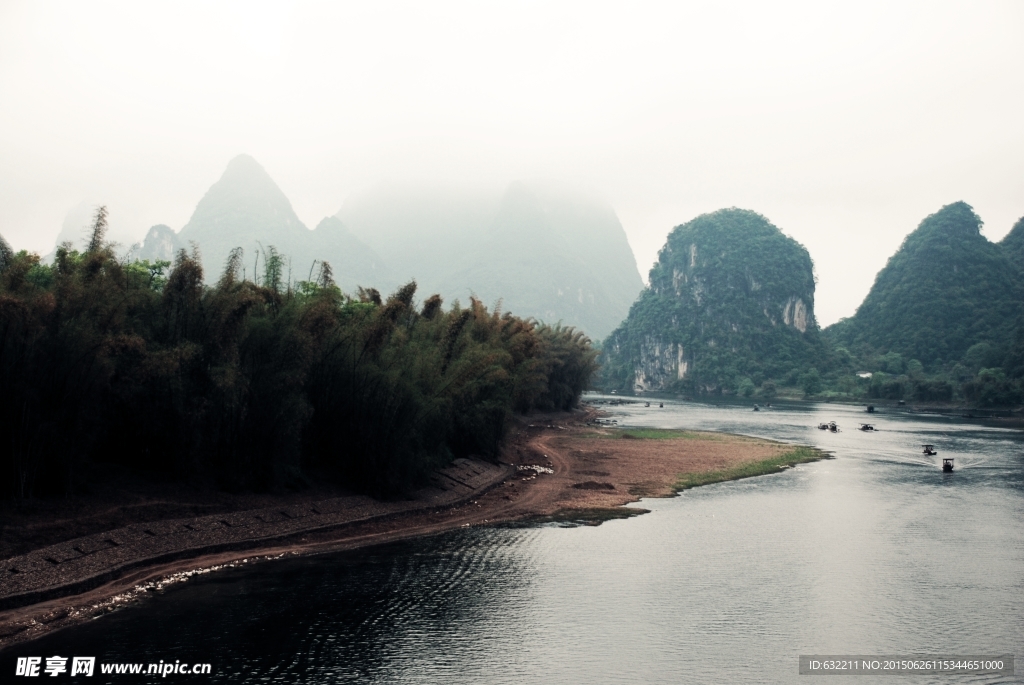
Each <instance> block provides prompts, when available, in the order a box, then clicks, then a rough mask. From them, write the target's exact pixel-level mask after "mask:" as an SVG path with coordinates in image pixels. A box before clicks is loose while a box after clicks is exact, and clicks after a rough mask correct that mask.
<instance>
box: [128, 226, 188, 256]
mask: <svg viewBox="0 0 1024 685" xmlns="http://www.w3.org/2000/svg"><path fill="white" fill-rule="evenodd" d="M182 247H184V246H183V245H182V243H181V241H180V240H178V234H177V233H175V232H174V230H173V229H172V228H171V227H170V226H167V225H166V224H157V225H156V226H153V227H152V228H150V229H149V232H148V233H146V238H145V240H143V241H142V246H141V247H139V249H138V251H137V252H135V254H134V255H133V257H135V258H136V259H148V260H149V261H151V262H158V261H166V262H173V261H174V256H175V255H176V254H177V253H178V250H180V249H181V248H182Z"/></svg>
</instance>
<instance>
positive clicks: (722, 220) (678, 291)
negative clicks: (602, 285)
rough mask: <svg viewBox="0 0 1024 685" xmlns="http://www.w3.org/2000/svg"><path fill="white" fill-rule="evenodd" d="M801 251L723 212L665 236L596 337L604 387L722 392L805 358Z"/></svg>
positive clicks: (814, 339)
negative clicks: (623, 309) (626, 305)
mask: <svg viewBox="0 0 1024 685" xmlns="http://www.w3.org/2000/svg"><path fill="white" fill-rule="evenodd" d="M822 351H823V347H822V344H821V341H820V339H819V337H818V328H817V323H816V322H815V320H814V274H813V267H812V264H811V259H810V256H809V255H808V253H807V250H806V249H804V248H803V247H802V246H801V245H800V244H798V243H797V242H796V241H794V240H792V239H791V238H787V237H786V236H785V235H783V234H782V232H781V231H779V229H778V228H776V227H775V226H773V225H772V224H771V223H770V222H769V221H768V220H767V219H765V218H764V217H762V216H760V215H759V214H756V213H754V212H751V211H747V210H740V209H725V210H720V211H718V212H714V213H712V214H706V215H703V216H700V217H697V218H696V219H694V220H693V221H690V222H689V223H687V224H684V225H682V226H678V227H676V228H675V229H673V231H672V232H671V233H670V234H669V238H668V241H667V242H666V244H665V247H664V248H662V250H661V253H660V254H659V259H658V262H657V264H655V266H654V268H653V269H651V273H650V285H649V287H648V288H647V289H645V290H644V291H643V292H642V293H641V295H640V297H639V299H638V300H637V301H636V303H634V305H633V306H632V308H631V309H630V313H629V316H628V318H627V319H626V321H625V322H623V324H622V325H621V326H619V328H618V329H616V330H615V332H614V333H613V334H612V335H611V336H610V337H609V338H608V340H607V342H606V344H605V367H604V368H605V372H604V380H605V385H606V386H607V387H609V388H616V389H620V390H625V391H634V392H646V391H665V390H677V389H678V390H689V391H693V392H698V393H703V392H717V391H726V392H728V391H732V390H735V389H736V387H737V386H738V385H740V384H741V383H743V382H744V380H745V379H751V381H750V382H752V383H754V384H755V385H756V384H758V383H760V382H762V381H763V380H768V379H772V378H779V377H781V376H782V375H784V374H785V373H787V372H788V371H790V370H792V369H793V368H798V367H803V366H809V365H813V364H814V363H816V362H817V360H818V359H820V357H821V355H822Z"/></svg>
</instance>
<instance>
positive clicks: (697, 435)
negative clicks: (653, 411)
mask: <svg viewBox="0 0 1024 685" xmlns="http://www.w3.org/2000/svg"><path fill="white" fill-rule="evenodd" d="M583 437H587V438H606V439H607V438H616V439H625V440H710V441H718V440H722V439H723V438H722V436H721V435H715V434H714V433H703V432H698V431H681V430H670V429H666V428H614V429H611V430H609V431H608V432H607V433H591V434H587V435H584V436H583Z"/></svg>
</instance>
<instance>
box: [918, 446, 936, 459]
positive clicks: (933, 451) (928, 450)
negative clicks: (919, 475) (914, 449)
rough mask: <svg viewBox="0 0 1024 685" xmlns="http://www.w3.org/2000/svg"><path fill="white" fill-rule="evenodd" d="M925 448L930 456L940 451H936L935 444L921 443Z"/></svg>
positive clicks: (924, 451)
mask: <svg viewBox="0 0 1024 685" xmlns="http://www.w3.org/2000/svg"><path fill="white" fill-rule="evenodd" d="M921 447H923V448H924V450H922V452H923V453H924V454H926V455H928V456H929V457H934V456H935V455H936V454H938V452H936V451H935V445H921Z"/></svg>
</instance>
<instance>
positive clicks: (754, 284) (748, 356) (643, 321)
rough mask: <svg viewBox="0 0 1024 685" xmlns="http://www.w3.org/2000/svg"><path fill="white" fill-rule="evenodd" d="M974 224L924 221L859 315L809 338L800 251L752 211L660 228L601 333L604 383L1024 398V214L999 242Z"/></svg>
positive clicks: (948, 216)
mask: <svg viewBox="0 0 1024 685" xmlns="http://www.w3.org/2000/svg"><path fill="white" fill-rule="evenodd" d="M980 229H981V220H980V219H979V218H978V216H977V215H976V214H975V213H974V211H973V210H972V209H971V207H970V206H968V205H967V204H965V203H963V202H957V203H954V204H951V205H948V206H946V207H943V208H942V209H941V210H940V211H939V212H937V213H935V214H933V215H931V216H929V217H927V218H926V219H925V220H924V221H922V222H921V224H920V226H919V227H918V228H917V230H915V231H914V232H913V233H911V234H910V235H909V236H907V238H906V240H905V241H904V242H903V245H902V246H901V247H900V249H899V251H898V252H897V253H896V254H895V255H893V257H892V258H891V259H890V260H889V262H888V264H887V265H886V266H885V268H884V269H883V270H882V271H881V272H880V273H879V274H878V277H877V278H876V281H875V284H874V286H873V287H872V289H871V292H870V293H869V294H868V296H867V298H866V299H865V300H864V303H863V304H862V305H861V307H860V308H859V309H858V311H857V313H856V315H855V316H853V317H851V318H850V319H845V320H843V321H841V322H839V323H837V324H835V325H833V326H831V327H830V328H828V329H827V330H825V331H823V332H821V333H820V334H819V331H818V329H817V326H816V324H815V323H814V321H813V314H812V313H811V306H812V304H813V297H814V282H813V275H812V267H811V262H810V257H809V256H808V254H807V252H806V250H804V249H803V248H802V247H800V246H799V245H797V244H796V243H795V242H794V241H792V240H790V239H789V238H786V237H785V236H783V235H782V234H781V232H779V231H778V229H776V228H775V227H774V226H772V225H771V224H770V223H768V222H767V220H765V219H764V218H763V217H760V216H759V215H757V214H754V213H753V212H744V211H741V210H722V211H719V212H715V213H713V214H709V215H704V216H702V217H698V218H697V219H695V220H693V221H691V222H689V223H688V224H685V225H683V226H680V227H677V228H676V229H674V230H673V232H672V233H671V234H670V235H669V239H668V242H667V243H666V245H665V247H664V248H663V249H662V251H661V254H660V255H659V261H658V263H657V264H656V265H655V266H654V268H653V269H652V270H651V277H650V287H649V288H648V289H647V290H645V291H644V293H643V294H642V295H641V297H640V298H639V299H638V300H637V302H636V303H635V304H634V305H633V308H632V309H631V311H630V315H629V318H628V319H627V320H626V321H625V322H624V323H623V325H622V326H620V328H619V329H618V330H616V332H615V333H614V334H613V335H612V336H611V337H610V338H609V339H608V340H607V341H606V342H605V344H604V351H605V357H606V358H605V361H604V367H603V369H602V383H603V385H604V387H605V388H607V389H616V390H620V391H627V392H632V391H634V390H638V389H643V390H651V389H653V390H660V391H665V392H675V393H681V394H686V395H700V394H708V393H716V394H717V393H720V394H734V395H739V396H746V397H752V398H761V399H765V400H770V399H772V398H774V397H776V396H778V395H784V396H789V397H812V398H821V399H829V398H834V399H847V400H863V401H873V400H889V401H899V400H905V401H916V402H925V403H936V402H961V403H965V404H968V405H971V406H978V407H997V406H1011V405H1015V404H1019V403H1021V402H1024V220H1021V221H1020V222H1018V223H1017V225H1016V226H1015V227H1014V228H1013V230H1012V231H1011V232H1010V233H1009V234H1008V235H1007V236H1006V238H1004V239H1003V240H1002V242H1000V243H999V244H993V243H991V242H989V241H988V240H986V239H985V237H984V236H982V235H981V231H980ZM793 298H799V299H800V300H802V301H803V302H804V303H805V304H806V305H807V308H808V318H807V330H806V332H800V331H798V330H796V329H795V328H794V326H792V325H779V324H780V322H781V323H787V322H786V321H785V317H784V316H781V315H780V311H779V310H780V303H781V302H783V301H785V302H791V301H792V299H793ZM684 364H685V373H680V367H682V366H683V365H684ZM680 376H683V377H682V378H680Z"/></svg>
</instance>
